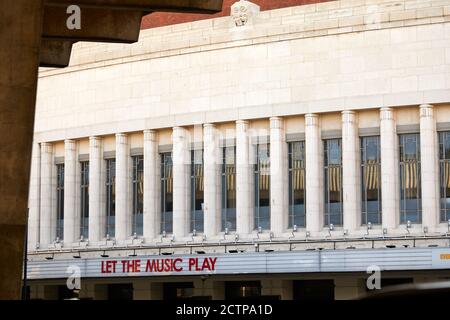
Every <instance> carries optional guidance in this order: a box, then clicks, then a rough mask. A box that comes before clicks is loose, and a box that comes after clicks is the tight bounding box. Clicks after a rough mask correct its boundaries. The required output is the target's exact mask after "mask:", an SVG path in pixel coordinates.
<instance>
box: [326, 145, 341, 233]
mask: <svg viewBox="0 0 450 320" xmlns="http://www.w3.org/2000/svg"><path fill="white" fill-rule="evenodd" d="M323 143H324V148H323V149H324V158H325V159H324V160H325V161H324V180H325V188H324V189H325V225H326V226H327V225H330V224H333V225H338V226H340V225H342V220H343V219H342V212H343V210H342V140H341V139H329V140H324V142H323Z"/></svg>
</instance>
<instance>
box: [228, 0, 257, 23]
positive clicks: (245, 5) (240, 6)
mask: <svg viewBox="0 0 450 320" xmlns="http://www.w3.org/2000/svg"><path fill="white" fill-rule="evenodd" d="M259 11H260V7H259V6H258V5H257V4H254V3H252V2H250V1H247V0H239V1H238V2H236V3H234V4H233V5H232V6H231V17H232V19H233V21H234V24H235V25H236V27H242V26H245V25H246V24H247V23H248V22H249V21H251V18H252V16H253V15H254V14H257V13H258V12H259Z"/></svg>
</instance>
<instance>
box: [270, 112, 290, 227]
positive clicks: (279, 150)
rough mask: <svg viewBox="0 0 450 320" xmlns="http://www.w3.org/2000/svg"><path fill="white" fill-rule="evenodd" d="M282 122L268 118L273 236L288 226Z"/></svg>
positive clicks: (284, 144) (284, 142) (279, 119)
mask: <svg viewBox="0 0 450 320" xmlns="http://www.w3.org/2000/svg"><path fill="white" fill-rule="evenodd" d="M287 156H288V155H287V152H286V133H285V129H284V120H283V119H282V118H279V117H272V118H270V226H271V228H270V229H271V230H272V231H273V232H274V233H275V234H280V233H282V232H283V231H285V230H286V228H287V225H288V211H289V198H288V171H287Z"/></svg>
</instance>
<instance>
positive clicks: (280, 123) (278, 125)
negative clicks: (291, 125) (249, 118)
mask: <svg viewBox="0 0 450 320" xmlns="http://www.w3.org/2000/svg"><path fill="white" fill-rule="evenodd" d="M283 128H284V119H283V118H281V117H271V118H270V129H283Z"/></svg>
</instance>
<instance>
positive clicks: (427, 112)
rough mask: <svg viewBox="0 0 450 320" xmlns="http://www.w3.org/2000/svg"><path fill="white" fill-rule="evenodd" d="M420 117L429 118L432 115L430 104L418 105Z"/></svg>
mask: <svg viewBox="0 0 450 320" xmlns="http://www.w3.org/2000/svg"><path fill="white" fill-rule="evenodd" d="M420 117H421V118H431V117H433V106H432V105H430V104H422V105H420Z"/></svg>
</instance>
